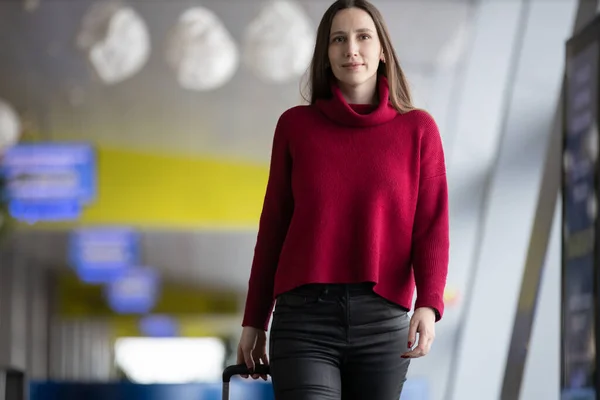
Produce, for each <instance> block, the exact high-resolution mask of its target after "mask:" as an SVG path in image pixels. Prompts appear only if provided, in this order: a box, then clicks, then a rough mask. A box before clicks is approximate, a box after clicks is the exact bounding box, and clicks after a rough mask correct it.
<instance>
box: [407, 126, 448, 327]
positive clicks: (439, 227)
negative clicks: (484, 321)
mask: <svg viewBox="0 0 600 400" xmlns="http://www.w3.org/2000/svg"><path fill="white" fill-rule="evenodd" d="M448 214H449V212H448V185H447V181H446V166H445V160H444V151H443V147H442V140H441V137H440V134H439V131H438V128H437V126H436V124H435V122H434V121H433V119H432V118H431V117H428V118H427V119H426V120H425V121H423V127H422V137H421V147H420V172H419V192H418V199H417V208H416V213H415V222H414V227H413V241H412V265H413V270H414V276H415V283H416V287H417V300H416V304H415V308H419V307H431V308H433V309H434V310H435V311H436V321H439V320H440V319H441V318H442V316H443V314H444V289H445V286H446V278H447V275H448V261H449V247H450V243H449V216H448Z"/></svg>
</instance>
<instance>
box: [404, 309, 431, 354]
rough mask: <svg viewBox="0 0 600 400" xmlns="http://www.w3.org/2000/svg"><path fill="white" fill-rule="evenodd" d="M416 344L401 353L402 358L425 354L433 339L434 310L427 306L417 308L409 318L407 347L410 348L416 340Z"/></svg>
mask: <svg viewBox="0 0 600 400" xmlns="http://www.w3.org/2000/svg"><path fill="white" fill-rule="evenodd" d="M417 333H418V334H419V343H418V344H417V346H416V347H415V348H414V349H412V350H410V351H407V352H406V353H404V354H403V355H402V358H419V357H423V356H426V355H427V353H429V350H430V349H431V345H432V344H433V340H434V339H435V311H434V310H433V309H432V308H429V307H421V308H417V309H416V310H415V312H414V314H413V316H412V318H411V319H410V328H409V331H408V348H409V349H411V348H412V347H413V345H414V344H415V342H416V340H417Z"/></svg>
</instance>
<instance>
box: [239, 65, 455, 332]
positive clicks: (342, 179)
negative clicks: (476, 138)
mask: <svg viewBox="0 0 600 400" xmlns="http://www.w3.org/2000/svg"><path fill="white" fill-rule="evenodd" d="M378 89H379V90H378V92H379V97H380V99H379V100H380V101H379V105H378V106H366V105H349V104H348V103H347V102H346V101H345V100H344V98H343V96H342V94H341V92H340V90H339V88H337V87H336V86H333V88H332V90H333V96H332V98H331V99H328V100H320V101H318V102H317V103H316V104H314V105H308V106H297V107H294V108H291V109H289V110H287V111H286V112H284V113H283V114H282V115H281V117H280V119H279V121H278V123H277V127H276V130H275V136H274V139H273V148H272V154H271V165H270V174H269V180H268V184H267V189H266V195H265V199H264V205H263V210H262V214H261V218H260V223H259V230H258V237H257V243H256V247H255V250H254V260H253V263H252V271H251V274H250V280H249V288H248V295H247V299H246V309H245V314H244V319H243V323H242V325H243V326H252V327H255V328H260V329H265V330H266V329H267V326H268V322H269V319H270V317H271V312H272V309H273V305H274V299H275V298H276V297H277V296H278V295H279V294H281V293H283V292H286V291H288V290H290V289H293V288H295V287H297V286H300V285H303V284H308V283H359V282H373V283H375V285H374V290H375V292H377V293H378V294H380V295H381V296H383V297H385V298H386V299H388V300H390V301H392V302H394V303H397V304H399V305H400V306H402V307H405V308H407V309H410V308H411V306H412V299H413V294H414V290H415V285H416V289H417V300H416V305H415V307H416V308H418V307H431V308H433V309H435V310H436V311H437V318H438V319H439V318H441V317H442V315H443V312H444V304H443V293H444V287H445V284H446V275H447V270H448V250H449V240H448V190H447V184H446V171H445V162H444V153H443V149H442V142H441V138H440V134H439V132H438V129H437V126H436V124H435V122H434V120H433V119H432V118H431V116H430V115H429V114H427V113H426V112H423V111H419V110H415V111H410V112H407V113H405V114H399V113H398V112H397V111H396V110H395V109H394V108H392V106H391V104H390V103H389V100H388V98H389V91H388V86H387V80H386V79H385V78H383V77H382V78H380V79H379V83H378Z"/></svg>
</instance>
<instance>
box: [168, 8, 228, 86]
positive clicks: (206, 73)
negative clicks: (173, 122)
mask: <svg viewBox="0 0 600 400" xmlns="http://www.w3.org/2000/svg"><path fill="white" fill-rule="evenodd" d="M166 58H167V62H168V63H169V65H170V66H171V68H173V70H174V71H175V72H176V74H177V80H178V82H179V84H180V85H181V87H183V88H185V89H188V90H197V91H208V90H213V89H216V88H218V87H220V86H223V85H224V84H226V83H227V82H229V81H230V80H231V78H232V77H233V75H234V74H235V72H236V70H237V68H238V65H239V58H240V56H239V50H238V48H237V45H236V43H235V42H234V40H233V38H232V37H231V34H230V33H229V31H228V30H227V28H225V25H224V24H223V23H222V22H221V20H220V19H219V18H218V17H217V16H216V15H215V13H213V12H212V11H210V10H208V9H206V8H204V7H194V8H191V9H189V10H187V11H185V12H184V13H183V14H182V15H181V16H180V18H179V21H178V23H177V25H176V26H175V28H174V29H173V31H172V33H171V35H170V37H169V41H168V47H167V55H166Z"/></svg>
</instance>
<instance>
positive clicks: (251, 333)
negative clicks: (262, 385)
mask: <svg viewBox="0 0 600 400" xmlns="http://www.w3.org/2000/svg"><path fill="white" fill-rule="evenodd" d="M237 363H238V364H246V366H247V367H248V369H249V370H250V371H254V366H255V365H256V364H257V363H259V364H264V365H268V364H269V359H268V358H267V334H266V332H265V331H263V330H262V329H257V328H252V327H250V326H245V327H244V328H243V329H242V336H241V338H240V344H239V345H238V349H237ZM242 377H243V378H247V377H248V375H242ZM259 377H260V378H263V379H264V380H265V381H266V380H267V376H266V375H258V374H253V375H252V378H253V379H258V378H259Z"/></svg>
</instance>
